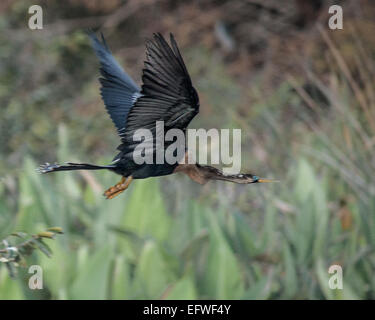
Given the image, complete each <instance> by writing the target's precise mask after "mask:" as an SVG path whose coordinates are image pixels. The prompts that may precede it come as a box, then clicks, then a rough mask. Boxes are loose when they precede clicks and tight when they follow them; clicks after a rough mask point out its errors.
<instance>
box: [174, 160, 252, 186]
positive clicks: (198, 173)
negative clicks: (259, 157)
mask: <svg viewBox="0 0 375 320" xmlns="http://www.w3.org/2000/svg"><path fill="white" fill-rule="evenodd" d="M175 172H183V173H185V174H187V175H188V176H189V177H190V178H191V179H192V180H194V181H195V182H198V183H200V184H205V183H207V182H208V181H209V180H222V181H229V182H233V183H242V184H248V183H255V182H257V181H256V180H254V179H253V178H252V177H253V175H251V174H232V175H226V174H224V173H223V172H222V171H221V170H219V169H217V168H214V167H211V166H202V165H200V164H181V165H179V166H178V167H177V168H176V170H175Z"/></svg>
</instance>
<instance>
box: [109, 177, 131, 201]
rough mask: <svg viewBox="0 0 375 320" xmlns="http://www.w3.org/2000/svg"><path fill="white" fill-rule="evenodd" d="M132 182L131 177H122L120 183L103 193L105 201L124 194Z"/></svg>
mask: <svg viewBox="0 0 375 320" xmlns="http://www.w3.org/2000/svg"><path fill="white" fill-rule="evenodd" d="M132 180H133V177H132V176H129V177H127V178H125V177H122V179H121V181H120V182H119V183H118V184H116V185H115V186H113V187H111V188H109V189H108V190H107V191H106V192H104V195H105V197H106V198H107V199H113V198H114V197H116V196H118V195H119V194H120V193H121V192H124V191H125V190H126V189H127V188H128V187H129V185H130V183H131V182H132Z"/></svg>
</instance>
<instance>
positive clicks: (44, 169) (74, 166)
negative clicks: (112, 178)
mask: <svg viewBox="0 0 375 320" xmlns="http://www.w3.org/2000/svg"><path fill="white" fill-rule="evenodd" d="M111 168H113V166H97V165H93V164H88V163H72V162H68V163H66V165H64V166H61V165H59V164H57V163H55V164H50V163H48V162H47V163H45V164H42V165H41V166H40V167H39V168H38V169H37V172H39V173H49V172H55V171H70V170H102V169H111Z"/></svg>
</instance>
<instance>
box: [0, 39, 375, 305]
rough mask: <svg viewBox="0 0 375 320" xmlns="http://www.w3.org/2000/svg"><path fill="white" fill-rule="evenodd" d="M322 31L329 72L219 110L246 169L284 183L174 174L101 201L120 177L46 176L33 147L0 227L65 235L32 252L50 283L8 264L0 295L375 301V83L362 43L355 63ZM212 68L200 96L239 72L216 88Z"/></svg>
mask: <svg viewBox="0 0 375 320" xmlns="http://www.w3.org/2000/svg"><path fill="white" fill-rule="evenodd" d="M323 38H324V39H325V43H326V46H327V48H328V49H329V50H330V57H331V58H332V61H333V63H334V64H335V67H332V70H331V71H330V73H329V77H328V80H326V81H324V82H323V81H322V80H321V79H320V77H319V76H317V75H316V74H315V73H314V71H313V70H311V69H307V68H306V77H301V78H296V77H292V76H289V77H288V82H285V83H283V84H282V85H281V86H280V87H279V88H278V89H277V90H275V91H274V92H273V93H272V94H270V95H267V96H266V97H265V96H264V94H263V93H262V91H261V90H260V86H255V87H254V88H253V89H252V92H251V96H252V97H253V101H252V102H253V103H252V108H251V110H247V109H245V108H243V110H242V113H244V112H248V114H242V115H241V116H239V113H238V112H237V111H236V109H237V108H236V109H235V108H232V109H231V108H225V107H226V104H225V106H223V108H221V109H220V110H221V112H222V113H226V117H225V119H230V121H229V126H230V127H233V126H236V127H238V126H240V127H241V128H242V129H243V133H244V135H243V140H244V148H243V150H244V149H245V150H249V151H248V152H244V154H243V158H244V161H243V168H252V169H255V168H258V170H253V172H254V173H257V174H259V175H262V176H267V175H271V177H276V178H279V179H280V180H281V183H279V184H274V185H271V184H267V185H251V186H235V185H231V184H223V183H222V184H220V183H210V184H208V185H207V186H205V187H200V186H198V187H197V186H196V185H194V190H192V189H193V187H192V182H190V181H188V180H187V179H185V178H183V177H180V176H173V177H164V178H154V179H147V180H143V181H135V182H134V183H132V185H131V187H130V188H129V190H127V191H126V192H125V193H124V194H122V195H121V196H119V197H117V198H115V199H113V200H111V201H106V200H104V199H103V197H102V196H101V193H102V190H104V189H105V188H106V187H109V186H111V185H113V184H114V180H113V179H114V178H115V177H114V176H113V174H111V173H106V172H95V173H57V174H54V175H43V176H41V175H38V174H36V173H35V171H34V169H35V168H36V167H37V164H36V163H35V162H34V161H33V160H32V159H31V158H30V157H25V159H24V164H23V168H22V169H20V170H19V171H18V172H16V173H13V174H12V175H8V176H6V177H4V178H3V180H2V183H0V236H1V237H5V235H7V234H8V233H10V232H12V231H27V232H28V233H34V232H38V231H40V230H44V229H46V228H48V227H50V226H60V227H62V228H63V229H64V231H65V235H64V236H62V237H60V238H58V239H56V241H53V243H51V245H50V246H51V248H52V250H53V256H52V258H47V257H44V256H42V255H33V256H32V257H31V259H30V260H28V263H29V264H39V265H41V266H42V268H43V275H44V287H45V289H44V290H42V291H40V292H35V291H31V290H30V289H28V287H27V283H28V281H27V279H28V276H30V275H29V274H27V268H26V269H23V272H21V274H20V277H19V278H18V280H16V281H14V280H11V279H10V278H9V277H8V274H7V271H6V269H5V268H4V267H3V266H2V265H0V298H1V299H36V298H45V299H49V298H52V299H88V298H92V299H159V298H161V299H205V298H207V299H208V298H213V299H364V298H375V280H374V277H373V270H374V267H375V254H374V245H375V214H374V213H375V201H374V193H375V187H374V184H375V178H374V177H375V174H374V173H375V172H374V170H375V166H374V159H375V153H374V138H373V137H374V134H375V132H374V128H373V125H372V122H373V117H374V116H375V112H374V110H375V108H374V103H375V99H374V95H373V92H375V91H374V89H375V88H374V84H373V82H371V81H368V79H373V78H374V75H375V72H374V70H375V68H374V66H373V64H372V63H371V62H369V61H371V59H370V56H368V55H366V54H365V53H364V51H363V50H362V49H361V50H360V49H358V52H361V55H362V56H361V57H360V58H359V59H357V60H358V61H357V65H356V66H355V67H354V69H350V68H348V66H346V62H345V59H344V58H343V57H342V56H341V54H340V50H339V49H338V48H337V47H336V45H335V44H334V43H333V42H332V40H331V39H330V38H329V37H328V36H327V35H325V34H324V32H323ZM357 45H358V46H360V44H357ZM193 54H194V55H196V54H198V55H199V54H200V53H199V51H194V52H193ZM203 57H206V53H205V54H204V55H203ZM202 61H205V60H202ZM330 61H331V60H330ZM215 72H217V73H215V74H214V75H213V80H212V81H207V82H205V81H203V80H202V81H201V83H200V85H201V86H202V91H201V93H202V96H203V100H205V99H206V100H207V101H211V100H210V99H208V98H207V96H209V93H210V91H215V92H217V90H219V91H220V90H221V86H223V87H227V83H232V81H226V80H225V81H224V80H223V81H222V82H219V84H218V88H216V87H212V85H211V84H212V83H216V82H215V78H223V79H224V76H225V75H222V74H221V71H220V70H219V71H215ZM354 75H356V76H354ZM208 79H210V78H209V77H208ZM306 79H307V80H306ZM227 80H228V79H227ZM229 80H230V79H229ZM306 82H307V83H308V84H309V85H312V86H314V87H315V88H316V89H317V90H318V91H319V92H320V96H321V97H320V98H319V99H318V98H317V97H314V96H313V95H311V94H310V93H309V92H308V90H305V89H304V86H303V85H305V84H306ZM237 89H238V88H237V87H235V86H234V87H233V88H231V89H230V91H233V92H237V91H236V90H237ZM228 90H229V89H228ZM205 95H206V98H205ZM236 96H237V94H236ZM235 103H236V104H238V105H240V104H241V101H236V102H235ZM238 105H236V107H238ZM238 108H239V107H238ZM248 109H250V108H248ZM58 136H59V150H58V152H57V154H58V160H59V161H66V160H70V159H72V160H73V159H74V157H73V155H72V154H70V153H69V152H68V150H69V146H68V141H70V139H69V137H68V131H67V130H66V128H64V127H63V126H61V127H60V128H59V130H58ZM99 162H100V161H99ZM104 162H105V161H103V163H104ZM165 182H167V183H165ZM333 264H338V265H340V266H342V268H343V284H344V288H343V290H332V289H330V288H329V286H328V280H329V277H330V276H331V275H330V274H329V273H328V268H329V267H330V266H331V265H333Z"/></svg>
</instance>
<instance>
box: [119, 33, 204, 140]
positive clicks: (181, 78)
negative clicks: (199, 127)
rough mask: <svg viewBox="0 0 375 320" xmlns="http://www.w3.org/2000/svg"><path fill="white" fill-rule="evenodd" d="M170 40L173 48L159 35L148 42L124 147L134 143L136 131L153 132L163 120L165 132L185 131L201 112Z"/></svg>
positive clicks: (189, 80) (174, 45)
mask: <svg viewBox="0 0 375 320" xmlns="http://www.w3.org/2000/svg"><path fill="white" fill-rule="evenodd" d="M170 41H171V46H169V45H168V43H167V41H165V39H164V38H163V36H162V35H161V34H159V33H157V34H154V38H153V40H152V41H147V43H146V61H145V66H144V69H143V75H142V80H143V85H142V90H141V95H140V96H139V97H138V99H137V100H136V101H135V103H134V106H133V107H132V108H131V110H130V112H129V114H128V118H127V122H126V128H125V131H124V133H123V134H122V135H121V136H122V140H123V142H124V144H127V143H129V144H132V137H133V134H134V132H135V131H136V130H137V129H141V128H142V129H149V130H151V131H152V132H154V131H155V128H156V121H164V127H165V129H166V130H168V129H170V128H178V129H182V130H185V129H186V127H187V126H188V124H189V123H190V121H191V120H192V119H193V118H194V116H195V115H196V114H197V113H198V111H199V99H198V94H197V92H196V90H195V89H194V87H193V86H192V83H191V79H190V76H189V74H188V71H187V69H186V66H185V63H184V61H183V59H182V56H181V54H180V52H179V50H178V47H177V43H176V41H175V40H174V37H173V35H172V34H171V35H170Z"/></svg>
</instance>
